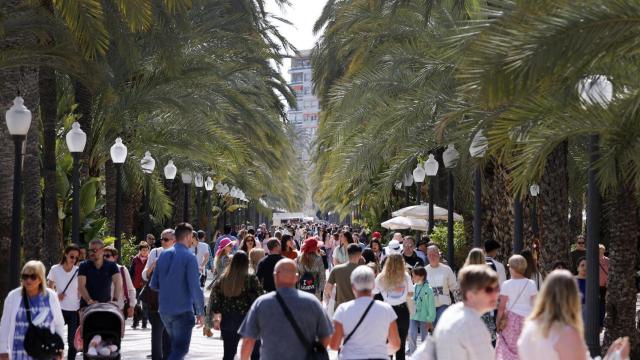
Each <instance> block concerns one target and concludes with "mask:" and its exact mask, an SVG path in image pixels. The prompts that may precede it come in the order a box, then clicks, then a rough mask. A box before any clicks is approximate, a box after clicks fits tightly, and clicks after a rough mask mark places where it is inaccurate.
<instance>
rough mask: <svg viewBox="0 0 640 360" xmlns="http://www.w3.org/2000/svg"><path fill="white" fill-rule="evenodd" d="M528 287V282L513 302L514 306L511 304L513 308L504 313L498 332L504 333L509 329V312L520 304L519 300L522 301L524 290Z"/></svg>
mask: <svg viewBox="0 0 640 360" xmlns="http://www.w3.org/2000/svg"><path fill="white" fill-rule="evenodd" d="M527 286H529V282H526V283H525V284H524V286H523V287H522V290H520V293H519V294H518V296H517V297H516V299H515V300H514V301H513V304H511V307H510V308H509V309H508V310H507V311H505V312H504V314H502V317H501V318H500V322H499V323H498V326H497V328H498V331H502V330H504V329H505V328H506V327H507V322H508V320H509V315H508V314H509V312H510V311H511V310H512V309H513V307H514V306H515V305H516V303H517V302H518V299H520V295H522V293H523V292H524V289H526V288H527Z"/></svg>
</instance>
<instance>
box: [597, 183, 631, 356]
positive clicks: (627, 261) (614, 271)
mask: <svg viewBox="0 0 640 360" xmlns="http://www.w3.org/2000/svg"><path fill="white" fill-rule="evenodd" d="M635 195H636V194H635V192H634V187H633V185H632V184H630V183H624V184H621V185H620V189H619V190H618V191H617V193H616V194H615V196H614V198H613V199H612V200H613V202H612V204H613V209H612V210H613V211H612V213H611V214H610V216H609V218H610V221H611V228H610V229H611V231H610V235H611V238H610V240H611V243H610V247H609V254H610V256H609V260H610V263H609V276H608V284H607V296H606V314H607V315H606V318H605V323H604V325H605V328H606V330H605V333H604V347H605V348H607V347H609V346H610V345H611V343H612V342H613V341H614V340H615V339H617V338H619V337H621V336H629V339H630V341H631V348H632V353H631V359H638V358H639V356H640V333H639V332H638V329H637V327H636V284H635V277H634V276H635V269H636V251H637V248H638V236H640V223H639V221H638V203H637V199H636V196H635ZM603 352H604V351H603Z"/></svg>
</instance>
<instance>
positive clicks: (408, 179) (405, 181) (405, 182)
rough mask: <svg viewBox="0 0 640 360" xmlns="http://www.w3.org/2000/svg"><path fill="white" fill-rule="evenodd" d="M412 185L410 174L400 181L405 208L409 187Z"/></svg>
mask: <svg viewBox="0 0 640 360" xmlns="http://www.w3.org/2000/svg"><path fill="white" fill-rule="evenodd" d="M412 184H413V176H411V174H409V173H406V174H404V178H403V179H402V185H404V204H405V206H409V186H411V185H412Z"/></svg>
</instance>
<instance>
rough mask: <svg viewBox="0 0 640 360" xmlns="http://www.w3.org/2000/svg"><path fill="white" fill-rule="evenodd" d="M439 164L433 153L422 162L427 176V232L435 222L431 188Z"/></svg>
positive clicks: (430, 231)
mask: <svg viewBox="0 0 640 360" xmlns="http://www.w3.org/2000/svg"><path fill="white" fill-rule="evenodd" d="M439 167H440V164H438V160H436V159H435V157H434V156H433V154H429V158H428V159H427V161H425V162H424V170H425V173H426V175H427V176H428V177H429V228H428V229H427V233H428V234H431V233H432V232H433V227H434V226H435V222H434V220H433V203H434V202H435V190H434V189H433V183H434V178H435V177H436V175H438V168H439Z"/></svg>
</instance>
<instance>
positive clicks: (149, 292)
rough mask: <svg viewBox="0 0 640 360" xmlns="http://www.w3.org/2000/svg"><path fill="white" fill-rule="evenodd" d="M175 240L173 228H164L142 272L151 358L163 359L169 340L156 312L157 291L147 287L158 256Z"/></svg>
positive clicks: (142, 296)
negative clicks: (149, 328) (158, 243)
mask: <svg viewBox="0 0 640 360" xmlns="http://www.w3.org/2000/svg"><path fill="white" fill-rule="evenodd" d="M175 242H176V238H175V234H174V230H173V229H166V230H164V231H163V232H162V233H161V234H160V244H161V246H160V247H156V248H154V249H152V250H151V252H149V258H148V259H147V264H146V265H145V267H144V271H143V272H142V278H143V279H144V281H145V282H147V284H146V285H145V288H144V290H143V291H142V292H141V296H140V297H141V298H142V301H144V302H145V306H146V307H147V309H148V310H149V322H150V323H151V359H152V360H163V359H165V358H166V356H167V354H169V352H170V351H171V340H170V339H169V334H168V333H167V330H166V329H165V328H164V324H163V323H162V319H161V318H160V313H159V312H158V292H157V291H155V290H153V289H151V288H150V287H149V284H148V281H149V280H151V277H152V276H153V272H154V270H155V268H156V265H157V264H158V261H157V260H158V258H159V257H160V254H162V252H163V251H165V250H167V249H170V248H171V247H173V245H174V244H175Z"/></svg>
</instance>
